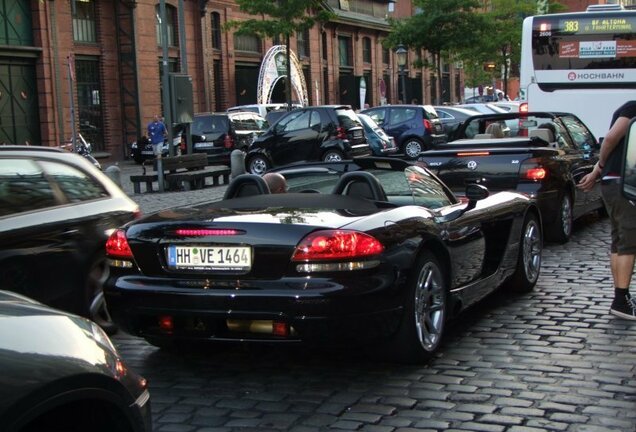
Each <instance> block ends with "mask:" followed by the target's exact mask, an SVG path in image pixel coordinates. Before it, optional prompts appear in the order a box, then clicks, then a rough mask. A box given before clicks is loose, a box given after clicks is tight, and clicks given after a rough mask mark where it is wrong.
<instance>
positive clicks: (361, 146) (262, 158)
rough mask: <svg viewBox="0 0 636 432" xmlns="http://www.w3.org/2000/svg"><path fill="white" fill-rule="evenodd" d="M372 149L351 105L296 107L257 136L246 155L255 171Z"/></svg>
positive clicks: (361, 153) (339, 157)
mask: <svg viewBox="0 0 636 432" xmlns="http://www.w3.org/2000/svg"><path fill="white" fill-rule="evenodd" d="M369 155H371V149H370V147H369V144H368V143H367V140H366V137H365V135H364V129H363V127H362V124H361V123H360V120H359V119H358V117H357V116H356V113H355V112H354V111H353V110H352V109H351V107H350V106H349V105H323V106H312V107H306V108H297V109H295V110H293V111H291V112H289V113H288V114H286V115H285V116H284V117H282V118H281V119H280V120H278V121H277V122H276V123H275V124H274V125H273V126H272V127H270V128H269V129H268V130H267V132H265V133H264V134H262V135H261V136H259V137H258V138H256V139H255V140H254V142H253V143H252V145H251V146H250V147H249V150H248V151H247V155H246V156H245V166H246V170H247V171H248V172H250V173H252V174H259V175H261V174H263V173H264V172H265V171H267V170H269V169H271V168H273V167H278V166H282V165H287V164H291V163H296V162H316V161H340V160H344V159H351V158H353V157H357V156H369Z"/></svg>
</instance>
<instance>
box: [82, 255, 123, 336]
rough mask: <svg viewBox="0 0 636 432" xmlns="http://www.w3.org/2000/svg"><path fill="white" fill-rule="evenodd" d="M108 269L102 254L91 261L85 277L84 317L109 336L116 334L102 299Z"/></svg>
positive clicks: (115, 328)
mask: <svg viewBox="0 0 636 432" xmlns="http://www.w3.org/2000/svg"><path fill="white" fill-rule="evenodd" d="M109 273H110V267H109V266H108V263H107V262H106V259H105V257H104V256H103V255H102V254H97V255H96V256H95V257H94V258H93V259H92V260H91V264H90V267H89V269H88V273H87V275H86V284H85V287H86V288H85V292H86V316H87V317H88V318H90V319H91V320H93V321H94V322H95V323H97V324H98V325H99V326H100V327H101V328H102V329H104V331H105V332H106V333H107V334H109V335H112V334H115V333H116V332H117V325H116V324H115V323H114V322H113V319H112V318H111V316H110V313H109V312H108V308H107V307H106V299H105V298H104V283H105V282H106V279H108V275H109Z"/></svg>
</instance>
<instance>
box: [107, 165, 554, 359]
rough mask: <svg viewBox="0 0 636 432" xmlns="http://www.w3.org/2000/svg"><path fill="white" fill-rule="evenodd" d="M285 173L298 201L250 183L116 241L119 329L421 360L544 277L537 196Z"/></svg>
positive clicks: (397, 169) (339, 169) (423, 174)
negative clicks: (362, 345) (505, 296)
mask: <svg viewBox="0 0 636 432" xmlns="http://www.w3.org/2000/svg"><path fill="white" fill-rule="evenodd" d="M278 172H280V173H281V174H283V175H284V176H285V177H286V179H287V181H288V185H289V192H288V193H284V194H269V190H268V189H267V185H266V184H265V182H264V181H263V179H262V178H261V177H260V176H257V175H253V174H244V175H241V176H238V177H237V178H236V179H234V180H233V182H232V183H230V185H229V186H228V188H227V192H226V197H225V199H224V200H222V201H218V202H214V203H209V204H206V205H201V206H196V207H186V208H173V209H171V210H170V211H165V212H159V213H157V214H154V215H150V216H147V217H145V218H143V219H141V220H139V221H136V222H134V223H130V224H127V225H126V226H125V227H123V228H122V229H119V230H117V231H115V232H114V233H113V234H112V235H111V237H110V239H109V241H108V243H107V246H106V249H107V254H108V257H109V259H110V265H111V273H110V276H109V278H108V280H107V282H106V288H105V293H106V298H107V301H108V305H109V308H110V310H111V312H112V314H113V318H114V319H115V321H116V322H117V323H118V324H120V325H121V326H122V327H123V328H124V329H125V330H126V331H128V332H130V333H132V334H134V335H137V336H141V337H143V338H145V339H146V340H147V341H148V342H150V343H151V344H154V345H157V346H160V347H174V346H179V345H180V344H181V343H190V342H192V341H196V340H199V341H234V342H245V343H259V342H260V343H263V342H267V343H281V344H288V343H291V342H306V343H332V342H336V341H347V342H352V341H353V342H366V343H370V342H372V341H373V342H377V343H378V344H380V345H387V349H386V350H384V351H385V352H386V353H389V354H390V355H392V356H394V357H395V359H397V360H401V361H405V362H420V361H423V360H425V359H426V358H428V357H429V356H430V355H431V354H432V353H433V352H435V351H436V350H437V349H438V347H439V346H440V343H441V340H442V337H443V335H444V332H445V330H446V322H447V319H448V318H449V317H451V316H454V315H456V314H458V313H459V312H460V311H461V310H463V309H464V308H466V307H468V306H470V305H471V304H474V303H475V302H477V301H478V300H479V299H481V298H483V297H484V296H486V295H487V294H488V293H491V292H492V291H493V290H495V289H497V288H499V287H500V286H504V285H505V286H506V287H507V288H508V289H510V290H513V291H526V290H531V289H532V288H533V287H534V285H535V283H536V282H537V278H538V277H539V271H540V264H541V254H542V234H541V220H540V215H539V212H538V209H537V208H536V206H535V204H534V203H533V202H532V200H530V199H529V198H527V197H526V196H524V195H521V194H516V193H510V192H503V193H499V194H495V195H492V196H488V191H487V190H486V188H484V187H483V186H478V185H469V186H468V187H467V188H466V191H465V193H466V196H467V197H468V201H467V202H460V201H459V200H458V199H457V198H456V197H455V196H454V195H453V194H452V193H451V192H450V190H449V189H448V188H447V187H446V186H445V185H444V184H443V183H441V182H440V181H439V180H438V179H437V178H436V177H435V176H434V175H432V174H431V173H430V172H429V171H428V170H426V169H424V168H421V167H419V166H416V165H413V164H411V163H408V162H406V161H404V160H402V159H394V158H375V157H371V158H359V159H357V160H356V161H342V162H332V163H316V164H308V165H305V166H294V167H290V168H281V169H279V170H278ZM251 194H255V195H251Z"/></svg>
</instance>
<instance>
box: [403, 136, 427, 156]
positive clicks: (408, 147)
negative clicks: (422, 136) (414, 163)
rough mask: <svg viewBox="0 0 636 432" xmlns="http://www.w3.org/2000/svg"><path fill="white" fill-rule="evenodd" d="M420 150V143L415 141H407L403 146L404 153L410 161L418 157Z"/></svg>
mask: <svg viewBox="0 0 636 432" xmlns="http://www.w3.org/2000/svg"><path fill="white" fill-rule="evenodd" d="M422 150H423V149H422V143H420V142H419V141H418V140H415V139H411V140H408V141H407V142H406V144H405V145H404V153H406V156H408V157H409V158H411V159H415V158H416V157H418V156H419V155H420V153H421V152H422Z"/></svg>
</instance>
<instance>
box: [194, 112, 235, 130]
mask: <svg viewBox="0 0 636 432" xmlns="http://www.w3.org/2000/svg"><path fill="white" fill-rule="evenodd" d="M227 130H228V118H227V116H224V115H211V116H210V115H206V116H200V117H195V118H194V121H193V122H192V134H194V135H205V134H212V133H222V132H227Z"/></svg>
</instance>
